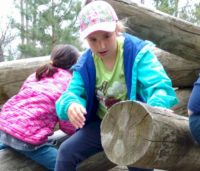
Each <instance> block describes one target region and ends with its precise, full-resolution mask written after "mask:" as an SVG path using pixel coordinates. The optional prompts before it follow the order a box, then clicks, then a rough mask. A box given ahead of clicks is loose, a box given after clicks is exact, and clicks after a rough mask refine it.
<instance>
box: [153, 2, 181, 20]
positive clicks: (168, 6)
mask: <svg viewBox="0 0 200 171" xmlns="http://www.w3.org/2000/svg"><path fill="white" fill-rule="evenodd" d="M154 2H155V7H156V8H157V9H158V10H160V11H162V12H165V13H168V14H170V15H173V16H177V12H178V11H177V9H178V2H179V0H154Z"/></svg>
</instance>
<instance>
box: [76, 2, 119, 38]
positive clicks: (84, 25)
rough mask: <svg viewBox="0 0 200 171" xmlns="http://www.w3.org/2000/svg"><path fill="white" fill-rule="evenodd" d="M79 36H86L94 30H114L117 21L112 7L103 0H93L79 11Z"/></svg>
mask: <svg viewBox="0 0 200 171" xmlns="http://www.w3.org/2000/svg"><path fill="white" fill-rule="evenodd" d="M78 19H79V24H80V32H81V37H82V38H86V37H87V36H88V35H89V34H91V33H93V32H95V31H106V32H114V31H115V29H116V23H117V21H118V17H117V14H116V13H115V10H114V9H113V7H112V6H111V5H110V4H109V3H107V2H105V1H93V2H91V3H89V4H88V5H86V6H85V7H84V8H83V9H82V10H81V12H80V13H79V17H78Z"/></svg>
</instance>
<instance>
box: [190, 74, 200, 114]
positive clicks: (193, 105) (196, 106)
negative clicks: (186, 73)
mask: <svg viewBox="0 0 200 171" xmlns="http://www.w3.org/2000/svg"><path fill="white" fill-rule="evenodd" d="M188 109H189V110H190V111H191V112H192V113H199V112H200V77H199V78H198V80H197V81H196V82H195V83H194V87H193V89H192V93H191V95H190V98H189V101H188Z"/></svg>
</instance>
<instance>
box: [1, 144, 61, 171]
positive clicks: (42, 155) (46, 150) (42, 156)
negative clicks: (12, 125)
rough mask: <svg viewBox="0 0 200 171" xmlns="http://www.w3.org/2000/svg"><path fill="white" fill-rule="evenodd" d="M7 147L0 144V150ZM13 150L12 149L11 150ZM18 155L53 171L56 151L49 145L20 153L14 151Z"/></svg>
mask: <svg viewBox="0 0 200 171" xmlns="http://www.w3.org/2000/svg"><path fill="white" fill-rule="evenodd" d="M8 147H9V146H7V145H5V144H3V143H1V142H0V150H2V149H5V148H8ZM12 149H13V148H12ZM16 151H18V152H19V153H21V154H23V155H25V156H26V157H28V158H30V159H32V160H33V161H35V162H37V163H38V164H40V165H42V166H44V167H45V168H47V169H48V170H49V171H54V168H55V163H56V156H57V152H58V150H57V149H56V148H55V147H53V146H49V145H45V146H42V147H41V148H38V149H37V150H33V151H21V150H16Z"/></svg>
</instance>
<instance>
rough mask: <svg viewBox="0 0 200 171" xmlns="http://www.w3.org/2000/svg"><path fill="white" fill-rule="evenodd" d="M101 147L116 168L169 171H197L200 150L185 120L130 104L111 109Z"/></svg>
mask: <svg viewBox="0 0 200 171" xmlns="http://www.w3.org/2000/svg"><path fill="white" fill-rule="evenodd" d="M101 137H102V145H103V148H104V151H105V153H106V155H107V157H108V158H109V159H110V160H111V161H112V162H113V163H116V164H118V165H128V166H132V167H140V168H147V169H148V168H158V169H163V170H168V171H180V170H181V171H191V170H192V171H199V169H200V146H199V145H197V143H196V142H195V141H194V140H193V139H192V137H191V134H190V131H189V128H188V117H185V116H180V115H177V114H175V113H174V112H173V111H171V110H167V109H163V108H156V107H151V106H148V105H147V104H144V103H140V102H133V101H125V102H120V103H118V104H116V105H114V106H112V107H111V108H110V109H109V111H108V113H107V115H106V116H105V117H104V119H103V121H102V124H101Z"/></svg>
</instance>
